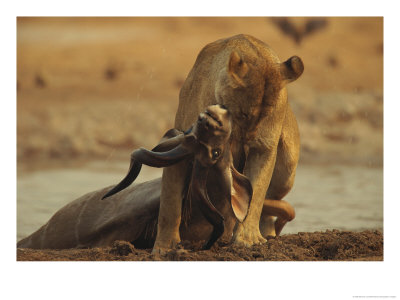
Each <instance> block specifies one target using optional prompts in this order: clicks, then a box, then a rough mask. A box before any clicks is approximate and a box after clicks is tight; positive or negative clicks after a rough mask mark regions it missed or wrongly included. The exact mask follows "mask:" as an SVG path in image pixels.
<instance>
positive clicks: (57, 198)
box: [17, 162, 383, 240]
mask: <svg viewBox="0 0 400 300" xmlns="http://www.w3.org/2000/svg"><path fill="white" fill-rule="evenodd" d="M126 171H127V164H126V163H125V162H121V163H116V162H91V163H87V164H85V165H83V166H79V167H74V168H67V169H65V168H64V169H57V168H55V169H54V168H52V169H47V170H39V171H29V172H27V171H21V172H18V179H17V240H19V239H21V238H23V237H25V236H27V235H29V234H31V233H32V232H33V231H35V230H36V229H38V228H39V227H40V226H42V225H43V224H44V223H45V222H47V220H48V219H49V218H50V217H51V216H52V215H53V214H54V213H55V212H56V211H57V210H58V209H59V208H61V207H62V206H64V205H65V204H67V203H68V202H70V201H72V200H74V199H76V198H78V197H79V196H81V195H83V194H85V193H87V192H90V191H93V190H96V189H99V188H102V187H105V186H108V185H112V184H115V183H117V182H119V181H120V180H121V179H122V178H123V177H124V176H125V174H126ZM159 176H161V170H159V169H152V168H148V167H145V166H144V167H143V169H142V172H141V174H140V175H139V177H138V179H137V182H142V181H146V180H149V179H152V178H155V177H159ZM286 200H288V201H289V202H290V203H291V204H292V205H293V206H294V208H295V210H296V218H295V219H294V220H293V221H292V222H291V223H289V224H287V225H286V227H285V228H284V230H283V232H282V234H285V233H297V232H304V231H312V232H313V231H320V230H326V229H342V230H362V229H382V228H383V171H382V169H379V168H367V167H362V166H345V165H326V166H321V165H318V166H314V165H300V166H299V167H298V170H297V175H296V183H295V186H294V188H293V190H292V191H291V192H290V193H289V195H288V196H287V197H286Z"/></svg>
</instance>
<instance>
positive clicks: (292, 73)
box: [280, 56, 304, 84]
mask: <svg viewBox="0 0 400 300" xmlns="http://www.w3.org/2000/svg"><path fill="white" fill-rule="evenodd" d="M280 71H281V76H282V79H283V82H284V84H288V83H289V82H292V81H295V80H296V79H297V78H299V77H300V75H301V74H303V71H304V65H303V62H302V61H301V58H300V57H298V56H292V57H291V58H289V59H288V60H287V61H285V62H283V63H281V65H280Z"/></svg>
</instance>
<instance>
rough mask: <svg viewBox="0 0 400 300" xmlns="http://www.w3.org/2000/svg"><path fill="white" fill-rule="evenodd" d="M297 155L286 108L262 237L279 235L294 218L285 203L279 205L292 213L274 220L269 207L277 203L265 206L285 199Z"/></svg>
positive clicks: (294, 130)
mask: <svg viewBox="0 0 400 300" xmlns="http://www.w3.org/2000/svg"><path fill="white" fill-rule="evenodd" d="M299 153H300V138H299V131H298V126H297V122H296V118H295V116H294V114H293V112H292V110H291V108H290V107H288V111H287V113H286V117H285V122H284V124H283V128H282V134H281V137H280V140H279V144H278V150H277V156H276V163H275V168H274V172H273V174H272V178H271V182H270V185H269V187H268V191H267V195H266V200H265V202H264V207H263V210H262V213H261V219H260V232H261V234H262V235H263V236H264V237H268V236H277V235H279V234H280V232H281V230H282V228H283V227H284V226H285V224H286V223H287V222H288V221H291V220H292V219H293V218H294V210H293V208H291V206H290V205H289V204H288V203H287V202H286V203H279V204H281V205H282V206H285V207H286V209H287V210H288V212H289V211H291V210H293V212H292V213H288V214H287V216H278V218H276V216H277V214H276V212H274V211H271V210H273V208H272V207H271V205H272V204H273V205H276V204H277V203H275V204H274V203H273V202H270V203H269V204H271V205H267V204H268V201H280V200H282V199H283V197H285V196H286V195H287V194H288V193H289V191H290V190H291V189H292V187H293V184H294V179H295V175H296V168H297V163H298V160H299ZM270 199H273V200H270ZM286 204H287V205H286Z"/></svg>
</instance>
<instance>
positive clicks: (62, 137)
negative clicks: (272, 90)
mask: <svg viewBox="0 0 400 300" xmlns="http://www.w3.org/2000/svg"><path fill="white" fill-rule="evenodd" d="M279 20H280V21H279ZM278 21H279V22H278ZM282 22H283V23H282ZM286 22H287V23H288V24H289V25H285V24H284V20H281V19H277V18H18V22H17V25H18V27H17V29H18V31H17V32H18V34H17V97H18V101H17V110H18V124H17V126H18V128H17V129H18V130H17V138H18V147H17V156H18V163H19V165H21V164H25V165H26V164H30V163H32V162H35V161H38V162H39V163H41V164H42V165H43V164H44V163H47V162H48V161H49V160H51V161H58V162H60V163H61V164H66V161H73V160H77V159H79V158H83V159H93V158H96V159H113V158H126V157H127V156H128V155H129V153H130V151H132V149H135V148H137V147H141V146H144V147H151V146H152V145H154V144H155V143H157V141H158V140H159V138H160V137H161V136H162V135H163V134H164V132H165V131H166V130H168V129H170V128H171V127H173V120H174V117H175V111H176V107H177V105H178V95H179V90H180V87H181V85H182V83H183V82H184V80H185V78H186V76H187V74H188V72H189V71H190V68H191V67H192V66H193V64H194V62H195V59H196V57H197V54H198V53H199V51H200V50H201V49H202V48H203V47H204V46H205V45H206V44H208V43H210V42H213V41H215V40H217V39H221V38H225V37H229V36H232V35H236V34H239V33H246V34H250V35H253V36H255V37H257V38H258V39H260V40H262V41H264V42H266V43H267V44H269V45H270V46H271V47H272V48H273V49H274V50H275V51H276V53H277V54H278V55H279V57H280V58H281V60H282V61H283V60H286V59H287V58H289V57H290V56H292V55H298V56H300V57H301V58H302V60H303V61H304V64H305V71H304V74H303V75H302V76H301V77H300V78H299V79H298V80H297V81H296V82H294V83H291V84H290V85H288V89H289V101H290V103H291V105H292V107H293V110H294V112H295V114H296V116H297V119H298V123H299V127H300V133H301V141H302V155H301V159H302V161H307V162H317V163H318V162H323V161H325V162H326V161H328V162H335V163H337V162H344V163H363V164H367V165H368V166H381V165H382V161H383V159H382V154H383V130H382V127H383V93H382V91H383V18H323V19H322V20H321V19H312V18H290V19H288V20H286ZM310 22H314V25H313V26H312V25H310ZM288 26H289V27H288ZM307 26H308V27H307ZM310 26H311V27H312V28H311V27H310ZM306 27H307V28H308V29H307V30H308V31H307V32H309V33H307V34H306V33H305V32H306V30H305V28H306ZM285 28H286V29H285ZM288 28H292V29H291V30H289V31H288ZM310 28H311V29H312V30H311V29H310Z"/></svg>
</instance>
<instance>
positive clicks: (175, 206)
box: [153, 161, 187, 253]
mask: <svg viewBox="0 0 400 300" xmlns="http://www.w3.org/2000/svg"><path fill="white" fill-rule="evenodd" d="M186 170H187V161H182V162H180V163H178V164H176V165H174V166H171V167H168V168H164V170H163V175H162V187H161V198H160V212H159V215H158V227H157V237H156V241H155V243H154V247H153V253H162V252H164V251H166V250H169V249H173V248H175V247H176V245H177V244H178V243H179V242H180V241H181V239H180V236H179V225H180V223H181V210H182V196H183V189H184V181H185V176H186V175H187V174H186Z"/></svg>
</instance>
